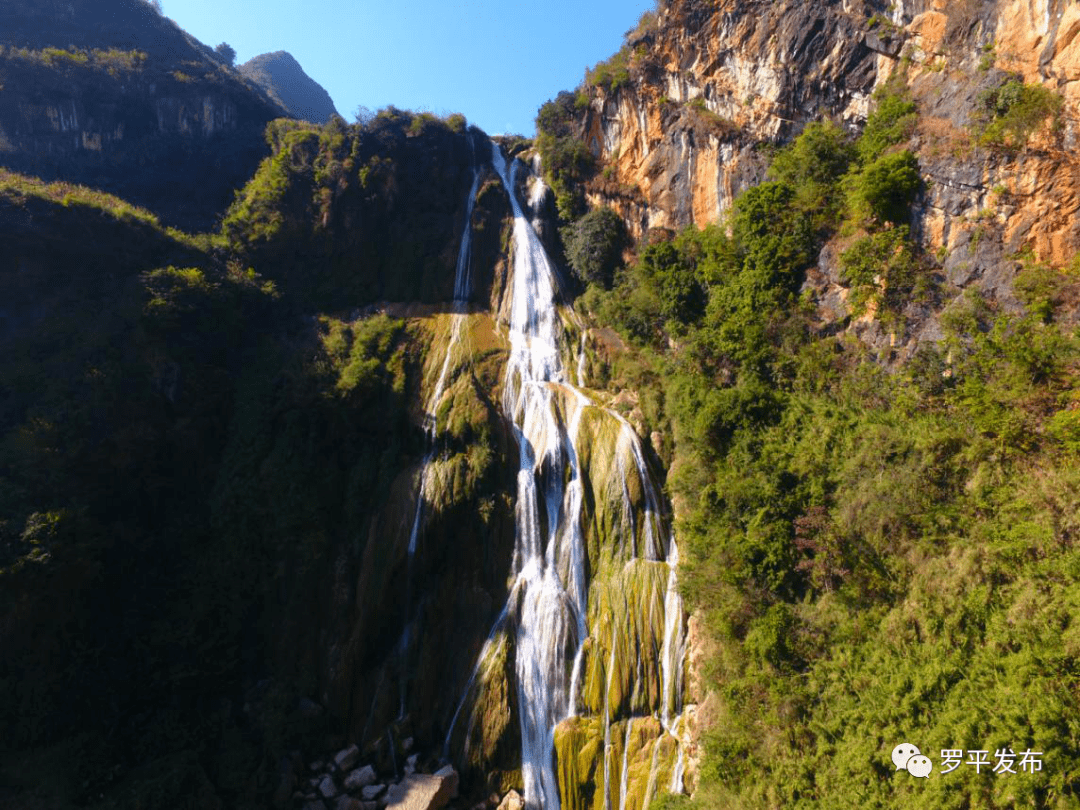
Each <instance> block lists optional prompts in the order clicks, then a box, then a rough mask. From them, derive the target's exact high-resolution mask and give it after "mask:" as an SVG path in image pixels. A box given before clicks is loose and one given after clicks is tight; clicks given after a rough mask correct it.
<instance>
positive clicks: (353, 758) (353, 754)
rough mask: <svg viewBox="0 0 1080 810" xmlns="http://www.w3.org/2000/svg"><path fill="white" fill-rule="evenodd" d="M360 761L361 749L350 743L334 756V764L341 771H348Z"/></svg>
mask: <svg viewBox="0 0 1080 810" xmlns="http://www.w3.org/2000/svg"><path fill="white" fill-rule="evenodd" d="M359 761H360V749H359V748H358V747H357V746H355V745H350V746H349V747H348V748H345V749H343V750H341V751H338V752H337V756H335V757H334V766H335V767H336V768H337V769H338V770H339V771H347V770H349V768H351V767H352V766H353V765H355V764H356V763H357V762H359Z"/></svg>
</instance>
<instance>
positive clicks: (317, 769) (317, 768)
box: [308, 759, 326, 773]
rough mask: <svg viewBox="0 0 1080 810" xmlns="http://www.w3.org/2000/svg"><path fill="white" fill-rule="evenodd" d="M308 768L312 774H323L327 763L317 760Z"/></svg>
mask: <svg viewBox="0 0 1080 810" xmlns="http://www.w3.org/2000/svg"><path fill="white" fill-rule="evenodd" d="M308 768H309V769H310V770H311V772H312V773H321V772H322V771H324V770H326V763H325V762H323V761H322V760H321V759H317V760H315V761H314V762H312V763H311V764H310V765H308Z"/></svg>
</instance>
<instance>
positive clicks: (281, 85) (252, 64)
mask: <svg viewBox="0 0 1080 810" xmlns="http://www.w3.org/2000/svg"><path fill="white" fill-rule="evenodd" d="M239 70H240V73H241V74H242V75H244V76H246V77H247V78H249V79H251V81H253V82H255V84H257V85H259V87H261V88H262V89H263V90H265V91H266V93H267V95H269V96H270V97H271V98H272V99H274V100H275V101H276V102H278V103H279V104H280V105H281V106H282V107H284V108H285V109H286V110H288V111H289V115H291V116H293V117H294V118H300V119H302V120H304V121H311V122H312V123H313V124H325V123H326V122H327V121H329V120H330V116H332V115H337V114H338V111H337V110H336V109H335V108H334V101H333V99H331V98H330V94H329V93H327V92H326V90H325V89H323V87H322V85H320V84H319V83H318V82H317V81H315V80H314V79H312V78H311V77H310V76H308V75H307V74H306V73H305V72H304V69H303V68H302V67H300V63H299V62H297V61H296V60H295V59H294V58H293V57H292V54H290V53H288V52H287V51H274V52H273V53H264V54H260V55H259V56H256V57H255V58H253V59H249V60H248V61H247V62H245V63H244V64H242V65H241V66H240V68H239Z"/></svg>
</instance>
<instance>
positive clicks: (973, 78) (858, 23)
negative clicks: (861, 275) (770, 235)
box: [578, 0, 1080, 358]
mask: <svg viewBox="0 0 1080 810" xmlns="http://www.w3.org/2000/svg"><path fill="white" fill-rule="evenodd" d="M1078 33H1080V7H1078V6H1077V5H1076V4H1075V3H1068V2H1064V0H1057V1H1055V0H1044V1H1042V2H1037V3H1027V2H1020V0H1012V1H1010V2H1005V1H1004V0H1002V1H1001V2H979V0H966V2H960V3H945V2H942V1H941V0H933V2H914V3H913V2H901V3H895V4H891V5H889V6H888V7H886V6H885V4H879V3H863V2H843V3H841V2H822V3H814V4H803V3H793V2H791V3H787V2H785V3H765V2H741V1H740V2H735V0H723V1H722V2H720V3H718V4H711V3H704V2H697V1H696V0H674V1H673V2H668V3H662V4H661V7H660V11H659V15H658V19H657V22H656V23H655V24H654V25H651V26H644V27H643V28H642V29H640V30H638V31H637V32H635V33H633V34H631V35H629V36H628V40H627V47H628V49H629V51H630V52H631V54H632V55H631V57H630V80H629V81H628V82H627V83H625V84H621V85H619V86H617V87H614V86H612V85H610V84H609V85H608V86H607V87H605V86H599V87H587V88H586V90H585V91H584V92H585V93H586V94H587V101H588V104H587V106H585V107H584V109H583V110H582V112H581V113H580V118H579V130H578V134H579V136H580V137H581V138H583V139H584V140H585V142H586V143H587V145H588V146H589V148H590V149H591V150H592V152H593V153H594V155H596V156H597V157H598V158H599V159H600V161H601V163H602V165H603V166H605V167H606V168H605V173H604V176H603V177H602V178H597V179H595V180H594V181H593V182H592V183H591V187H590V192H589V199H590V202H591V203H592V204H595V205H601V204H604V205H610V206H611V207H613V208H615V209H616V210H617V211H618V212H619V213H620V214H622V215H623V217H624V218H625V219H626V221H627V224H628V227H629V229H630V231H631V233H632V234H633V235H634V236H635V237H639V238H640V237H642V236H644V235H645V234H646V233H647V232H648V231H649V230H650V229H652V228H663V229H679V228H682V227H684V226H686V225H689V224H696V225H699V226H702V225H705V224H707V223H709V222H714V221H716V220H717V219H718V218H720V217H721V216H722V215H723V214H724V212H725V211H727V210H728V208H730V206H731V203H732V200H733V199H734V197H735V196H736V195H737V194H738V193H739V192H740V191H741V190H743V189H745V188H747V187H749V186H751V185H754V184H756V183H758V182H760V181H761V180H763V179H764V178H765V170H766V168H767V165H768V155H767V147H768V146H769V145H771V144H782V143H784V142H786V141H787V140H789V139H790V138H792V137H793V136H795V135H797V134H798V133H799V132H800V131H801V129H802V128H803V127H804V126H805V124H806V123H807V122H810V121H814V120H820V119H821V118H823V117H825V118H831V119H833V120H835V121H838V122H840V123H842V124H843V125H844V126H845V127H847V128H848V129H849V130H851V131H853V132H854V131H857V130H858V128H859V127H860V126H861V125H862V123H863V122H864V121H865V117H866V115H867V112H868V110H869V109H870V105H871V103H872V102H871V96H872V94H873V92H874V90H875V88H877V87H880V86H881V85H882V84H883V83H884V82H885V81H886V80H887V79H888V78H889V77H890V76H892V75H894V74H898V75H900V76H902V78H903V81H904V82H905V83H906V84H907V86H908V87H909V89H910V92H911V95H912V98H913V99H914V101H915V102H916V104H917V105H918V109H919V126H918V128H917V131H916V132H915V134H914V136H913V137H912V139H911V142H910V144H909V146H910V148H912V149H913V151H914V152H915V153H916V155H917V157H918V159H919V162H920V168H921V174H922V177H923V181H924V190H923V193H922V194H921V195H920V197H919V200H918V201H917V203H916V207H915V211H914V214H913V222H912V225H913V229H914V231H915V232H916V234H918V236H919V239H920V240H921V242H922V245H923V248H924V249H925V251H926V253H927V254H928V255H933V256H935V257H937V259H938V263H939V265H940V266H939V270H938V272H939V274H940V278H941V282H942V283H941V285H940V289H941V295H940V297H939V300H938V301H936V302H933V304H931V305H930V306H929V307H924V308H922V309H917V310H913V311H911V312H909V313H907V314H908V318H907V326H906V328H905V330H904V331H903V332H902V333H888V332H887V331H886V330H884V329H882V328H881V326H880V324H875V323H869V322H867V321H865V320H864V321H862V322H860V323H855V324H848V323H846V321H845V319H846V318H847V315H848V310H847V307H846V304H845V300H846V297H847V290H846V288H845V287H844V285H843V284H842V283H841V282H840V279H839V273H838V266H837V265H838V262H837V258H838V253H839V247H837V246H827V247H826V249H825V250H824V251H823V253H822V256H821V260H820V262H819V267H818V268H817V270H815V271H811V272H810V273H809V274H808V280H807V282H808V286H809V287H810V288H812V289H813V291H814V293H815V295H816V297H817V300H818V302H819V305H820V310H821V317H822V321H823V323H825V324H830V323H831V324H839V325H840V326H841V327H843V326H845V325H846V326H848V327H850V328H852V329H854V330H855V331H857V332H858V333H859V334H860V335H861V336H862V337H863V338H864V339H865V340H867V341H868V342H869V343H870V344H871V345H872V346H873V347H874V348H875V349H876V350H878V351H880V352H881V353H882V354H883V356H885V357H886V358H889V357H891V356H893V355H894V347H896V346H900V347H902V349H903V350H902V351H901V354H906V353H907V351H909V350H910V349H911V348H912V347H913V346H914V345H915V344H917V343H918V341H920V340H934V339H937V338H938V337H940V328H939V326H938V324H937V322H936V319H935V318H934V317H932V310H939V309H940V308H941V307H943V306H944V305H946V304H947V303H948V302H949V301H950V300H952V299H954V298H955V297H956V296H957V295H958V294H959V292H960V291H961V290H962V289H964V288H967V287H969V286H974V287H976V288H977V289H979V290H981V291H983V292H984V293H985V294H986V295H987V296H988V297H989V298H990V299H991V300H997V301H1000V302H1001V303H1002V304H1003V305H1004V306H1006V307H1015V305H1016V299H1015V296H1014V294H1013V291H1012V287H1011V280H1012V277H1013V275H1015V272H1016V270H1017V268H1018V267H1019V264H1018V263H1017V262H1015V261H1013V260H1012V259H1011V258H1010V257H1012V256H1014V255H1015V254H1016V253H1017V252H1019V251H1021V250H1022V249H1024V248H1031V249H1032V250H1033V251H1034V255H1035V256H1036V257H1037V258H1038V259H1040V260H1043V261H1046V262H1049V263H1051V264H1053V265H1056V266H1061V265H1063V264H1066V263H1067V262H1068V261H1070V260H1071V259H1072V257H1073V255H1074V254H1075V252H1076V248H1077V245H1078V244H1080V220H1078V218H1077V216H1076V215H1077V212H1078V209H1080V186H1078V184H1080V166H1078V165H1077V159H1076V157H1075V149H1076V145H1077V139H1078V127H1077V122H1078V118H1080V83H1078V81H1077V80H1078V78H1080V36H1078ZM1014 74H1017V75H1019V76H1020V77H1022V78H1023V80H1024V81H1025V82H1028V83H1038V84H1041V85H1043V86H1045V87H1047V88H1049V89H1051V90H1053V91H1054V92H1055V93H1057V94H1060V96H1061V97H1062V99H1063V102H1064V103H1063V107H1062V111H1061V114H1060V119H1059V121H1060V123H1059V125H1058V128H1057V129H1056V130H1055V131H1053V132H1049V131H1046V130H1044V131H1043V132H1041V133H1040V134H1037V135H1036V137H1034V138H1033V139H1032V140H1031V142H1030V143H1029V144H1028V145H1027V146H1026V147H1025V148H1020V149H1003V148H994V147H986V146H980V145H979V143H978V138H977V135H976V134H974V133H973V131H972V124H973V114H974V112H975V109H976V104H977V101H978V98H979V94H980V92H982V91H985V90H987V89H988V88H993V87H997V86H1000V85H1001V84H1003V83H1004V82H1005V81H1006V80H1007V79H1008V78H1009V77H1010V76H1012V75H1014ZM763 147H766V148H764V149H763ZM904 347H906V348H904Z"/></svg>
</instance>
